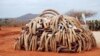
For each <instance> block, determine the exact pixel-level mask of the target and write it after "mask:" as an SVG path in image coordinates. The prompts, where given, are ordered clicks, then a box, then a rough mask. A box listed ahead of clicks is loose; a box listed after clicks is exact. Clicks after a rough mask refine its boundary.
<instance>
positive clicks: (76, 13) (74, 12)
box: [66, 10, 96, 19]
mask: <svg viewBox="0 0 100 56" xmlns="http://www.w3.org/2000/svg"><path fill="white" fill-rule="evenodd" d="M82 13H83V14H85V17H86V18H87V17H91V16H94V15H95V14H96V12H94V11H87V10H83V11H78V10H70V11H68V12H67V13H66V15H68V16H72V17H77V18H78V19H81V18H82Z"/></svg>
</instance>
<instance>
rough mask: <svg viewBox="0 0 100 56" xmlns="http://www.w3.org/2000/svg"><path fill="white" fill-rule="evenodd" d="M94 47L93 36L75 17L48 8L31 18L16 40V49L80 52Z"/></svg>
mask: <svg viewBox="0 0 100 56" xmlns="http://www.w3.org/2000/svg"><path fill="white" fill-rule="evenodd" d="M95 47H96V41H95V38H94V36H93V34H92V32H91V31H90V30H87V29H85V28H84V27H83V26H82V25H81V24H80V22H79V20H78V19H77V18H74V17H69V16H65V15H60V14H59V13H58V12H56V11H54V10H52V9H48V10H45V11H43V12H42V14H41V15H39V16H38V17H36V18H35V19H32V20H31V21H30V22H29V23H28V24H26V26H25V27H23V28H22V32H21V34H20V36H19V37H18V39H17V40H16V44H15V49H16V50H26V51H53V52H81V51H88V50H91V49H92V48H95Z"/></svg>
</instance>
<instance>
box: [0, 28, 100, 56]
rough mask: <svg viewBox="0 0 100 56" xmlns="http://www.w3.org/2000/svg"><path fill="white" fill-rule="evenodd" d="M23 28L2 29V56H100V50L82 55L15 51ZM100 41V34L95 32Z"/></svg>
mask: <svg viewBox="0 0 100 56" xmlns="http://www.w3.org/2000/svg"><path fill="white" fill-rule="evenodd" d="M20 31H21V27H2V29H1V30H0V56H100V49H99V48H95V49H92V50H91V51H86V52H81V53H56V52H37V51H23V50H14V43H15V38H17V37H18V36H19V33H20ZM93 33H94V35H95V36H96V39H99V40H100V38H99V37H100V32H93Z"/></svg>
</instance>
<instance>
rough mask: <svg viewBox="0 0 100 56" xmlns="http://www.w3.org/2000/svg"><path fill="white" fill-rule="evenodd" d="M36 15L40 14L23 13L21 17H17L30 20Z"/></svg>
mask: <svg viewBox="0 0 100 56" xmlns="http://www.w3.org/2000/svg"><path fill="white" fill-rule="evenodd" d="M36 16H38V14H32V13H28V14H25V15H22V16H20V17H17V19H20V20H28V19H33V18H35V17H36Z"/></svg>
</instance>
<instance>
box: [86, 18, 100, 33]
mask: <svg viewBox="0 0 100 56" xmlns="http://www.w3.org/2000/svg"><path fill="white" fill-rule="evenodd" d="M87 24H88V26H89V29H90V30H92V31H100V20H88V21H87Z"/></svg>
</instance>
